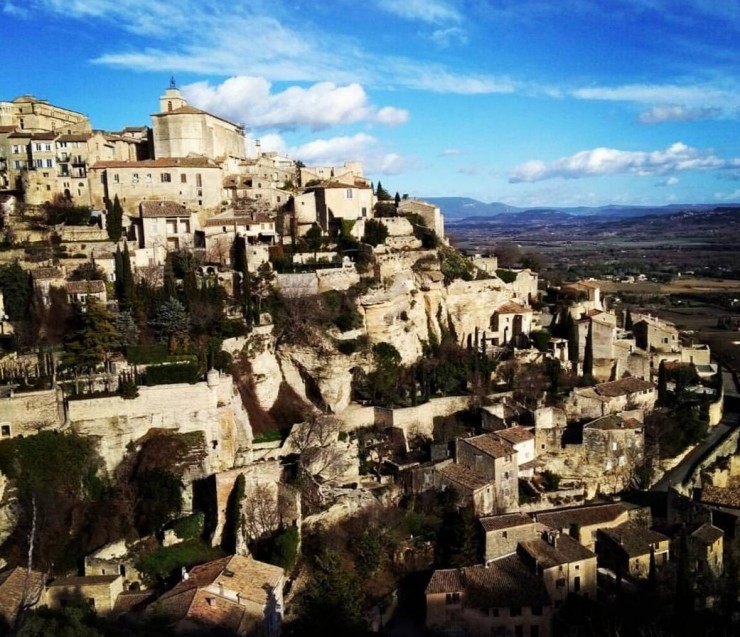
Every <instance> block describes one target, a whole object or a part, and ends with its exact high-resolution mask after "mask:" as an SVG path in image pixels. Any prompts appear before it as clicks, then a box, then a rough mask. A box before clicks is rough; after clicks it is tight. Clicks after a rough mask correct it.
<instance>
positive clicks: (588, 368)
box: [583, 321, 594, 376]
mask: <svg viewBox="0 0 740 637" xmlns="http://www.w3.org/2000/svg"><path fill="white" fill-rule="evenodd" d="M593 332H594V322H593V321H589V323H588V333H587V334H586V348H585V351H584V352H583V375H584V376H593V373H594V334H593Z"/></svg>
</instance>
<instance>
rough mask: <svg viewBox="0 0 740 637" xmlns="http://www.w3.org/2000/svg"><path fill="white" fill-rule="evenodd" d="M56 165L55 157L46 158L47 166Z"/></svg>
mask: <svg viewBox="0 0 740 637" xmlns="http://www.w3.org/2000/svg"><path fill="white" fill-rule="evenodd" d="M53 166H54V160H53V159H47V160H46V167H47V168H52V167H53Z"/></svg>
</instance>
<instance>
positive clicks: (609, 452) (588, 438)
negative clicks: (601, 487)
mask: <svg viewBox="0 0 740 637" xmlns="http://www.w3.org/2000/svg"><path fill="white" fill-rule="evenodd" d="M643 417H644V416H643V413H642V412H641V411H631V412H623V413H620V414H610V415H608V416H602V417H601V418H597V419H596V420H593V421H591V422H589V423H587V424H586V425H584V427H583V450H584V456H585V459H586V462H588V463H589V464H590V465H592V466H595V467H599V468H600V469H601V470H602V471H603V475H604V477H603V479H604V480H610V479H613V480H614V481H615V482H616V483H618V484H619V485H622V488H627V487H628V486H629V484H630V480H631V478H632V476H633V475H634V471H635V468H636V467H637V466H638V465H639V464H640V463H641V462H642V458H643V454H644V450H645V431H644V427H643V422H642V421H643ZM616 488H617V489H618V488H619V487H618V486H617V487H616Z"/></svg>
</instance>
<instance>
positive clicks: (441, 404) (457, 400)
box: [389, 396, 474, 438]
mask: <svg viewBox="0 0 740 637" xmlns="http://www.w3.org/2000/svg"><path fill="white" fill-rule="evenodd" d="M473 398H474V397H473V396H446V397H444V398H432V399H431V400H430V401H429V402H426V403H424V404H423V405H417V406H416V407H405V408H401V409H392V410H389V411H390V412H391V420H390V423H391V424H390V426H392V427H398V428H399V429H402V430H403V431H404V433H405V434H406V436H407V438H413V437H414V436H422V437H424V438H432V437H433V435H434V419H435V418H444V417H447V416H451V415H452V414H455V413H457V412H459V411H464V410H466V409H468V408H469V407H470V405H471V402H472V401H473Z"/></svg>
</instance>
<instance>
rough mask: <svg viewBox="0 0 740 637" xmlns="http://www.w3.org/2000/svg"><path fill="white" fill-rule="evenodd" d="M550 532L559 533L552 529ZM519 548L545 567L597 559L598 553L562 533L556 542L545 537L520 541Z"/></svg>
mask: <svg viewBox="0 0 740 637" xmlns="http://www.w3.org/2000/svg"><path fill="white" fill-rule="evenodd" d="M550 533H558V532H557V531H550ZM519 550H521V551H523V552H524V553H526V554H527V555H529V556H530V557H531V558H532V559H533V560H535V561H536V562H537V564H539V565H540V566H542V567H543V568H552V567H553V566H560V565H561V564H569V563H571V562H580V561H582V560H588V559H594V560H595V559H596V554H595V553H594V552H592V551H589V550H588V549H587V548H586V547H585V546H583V545H581V544H580V543H579V542H577V541H576V540H574V539H573V538H572V537H570V536H569V535H564V534H561V535H560V536H559V537H558V538H557V540H555V544H554V545H553V544H551V543H550V542H549V541H548V540H546V539H544V538H541V537H540V538H537V539H536V540H528V541H526V542H520V543H519Z"/></svg>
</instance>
